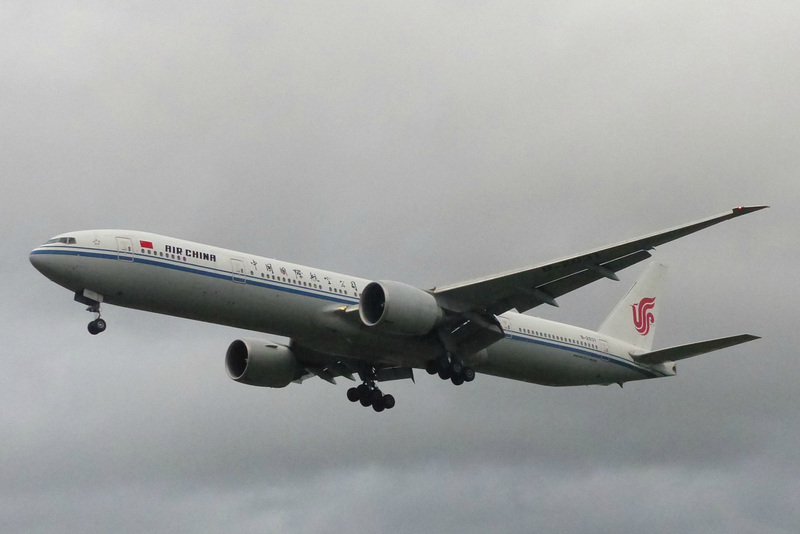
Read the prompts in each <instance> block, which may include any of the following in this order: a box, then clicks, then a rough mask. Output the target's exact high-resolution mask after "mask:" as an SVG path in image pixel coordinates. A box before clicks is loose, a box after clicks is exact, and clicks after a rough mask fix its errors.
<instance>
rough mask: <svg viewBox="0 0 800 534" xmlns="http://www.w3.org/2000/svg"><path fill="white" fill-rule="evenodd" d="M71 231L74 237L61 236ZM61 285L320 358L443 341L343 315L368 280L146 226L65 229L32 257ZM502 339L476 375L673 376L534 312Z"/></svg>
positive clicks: (513, 319)
mask: <svg viewBox="0 0 800 534" xmlns="http://www.w3.org/2000/svg"><path fill="white" fill-rule="evenodd" d="M68 238H71V239H68ZM31 262H32V263H33V264H34V265H35V266H36V268H37V269H39V270H40V271H41V272H42V273H43V274H45V275H46V276H47V277H48V278H50V279H52V280H53V281H55V282H56V283H58V284H60V285H62V286H64V287H66V288H68V289H70V290H71V291H74V292H76V293H77V294H81V295H85V294H87V293H86V292H87V291H88V294H91V295H102V300H103V302H105V303H108V304H114V305H118V306H124V307H128V308H135V309H140V310H145V311H151V312H156V313H162V314H167V315H173V316H177V317H185V318H189V319H196V320H199V321H206V322H211V323H218V324H224V325H229V326H234V327H238V328H244V329H248V330H254V331H259V332H266V333H270V334H275V335H279V336H285V337H289V338H292V339H294V340H296V341H298V342H300V343H302V345H303V346H304V347H307V348H310V349H312V350H314V351H319V352H320V353H324V354H331V355H337V356H341V357H343V358H353V359H359V360H364V361H368V362H369V361H371V362H376V363H378V362H379V363H381V364H389V365H398V366H406V367H416V368H424V367H425V363H426V362H427V361H429V360H431V359H434V358H436V356H437V353H438V351H440V350H441V347H440V345H439V344H438V343H437V342H436V340H435V339H431V338H426V337H424V336H422V337H419V336H402V335H395V334H390V333H386V332H382V331H380V330H378V329H373V328H370V327H368V326H365V325H363V324H360V323H359V322H358V321H353V320H352V319H351V318H348V317H345V315H347V309H348V307H351V308H352V307H355V306H357V305H358V303H359V295H360V292H361V291H362V290H363V288H364V287H365V286H366V285H367V284H368V283H370V280H367V279H363V278H356V277H353V276H348V275H343V274H339V273H334V272H330V271H325V270H322V269H316V268H312V267H306V266H302V265H296V264H292V263H288V262H284V261H279V260H274V259H269V258H264V257H260V256H255V255H252V254H246V253H242V252H235V251H232V250H226V249H222V248H218V247H212V246H208V245H203V244H199V243H193V242H190V241H184V240H180V239H174V238H171V237H165V236H161V235H156V234H150V233H145V232H135V231H125V230H89V231H80V232H71V233H68V234H63V237H62V238H61V239H59V238H54V239H53V240H51V241H50V242H48V243H47V244H45V245H42V246H41V247H38V248H36V249H35V250H34V251H33V252H32V253H31ZM498 319H499V321H500V324H501V325H502V327H503V330H504V332H505V338H504V339H501V340H500V341H498V342H496V343H494V344H492V345H491V346H489V347H488V348H486V349H484V350H482V351H480V352H479V353H477V354H475V355H473V356H471V357H470V358H469V361H465V363H467V364H469V365H471V366H472V367H473V368H474V369H475V371H478V372H481V373H486V374H491V375H496V376H502V377H506V378H511V379H515V380H523V381H526V382H534V383H539V384H546V385H554V386H566V385H583V384H614V383H619V384H621V383H623V382H627V381H631V380H641V379H645V378H656V377H661V376H669V375H671V374H674V373H673V372H671V370H670V369H671V368H668V367H663V366H656V367H654V366H647V365H642V364H638V363H636V362H635V361H634V360H633V358H631V356H630V353H631V352H633V351H635V350H636V347H633V346H631V345H628V344H626V343H623V342H622V341H619V340H615V339H611V338H608V337H607V336H601V335H600V334H598V333H596V332H593V331H590V330H585V329H582V328H578V327H575V326H570V325H566V324H562V323H556V322H553V321H547V320H544V319H539V318H536V317H532V316H529V315H522V314H516V313H510V312H508V313H504V314H502V315H500V316H498Z"/></svg>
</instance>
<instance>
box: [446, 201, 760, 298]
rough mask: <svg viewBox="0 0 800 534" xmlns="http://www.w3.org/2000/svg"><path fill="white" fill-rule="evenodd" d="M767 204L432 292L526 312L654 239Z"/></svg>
mask: <svg viewBox="0 0 800 534" xmlns="http://www.w3.org/2000/svg"><path fill="white" fill-rule="evenodd" d="M767 207H768V206H750V207H744V206H740V207H738V208H733V209H732V210H730V211H727V212H725V213H721V214H719V215H715V216H713V217H708V218H706V219H701V220H699V221H695V222H692V223H689V224H684V225H681V226H676V227H674V228H670V229H667V230H662V231H660V232H655V233H652V234H648V235H644V236H641V237H637V238H635V239H631V240H629V241H623V242H621V243H617V244H615V245H610V246H607V247H602V248H598V249H595V250H591V251H589V252H585V253H583V254H578V255H577V256H572V257H567V258H562V259H560V260H557V261H554V262H550V263H546V264H541V265H536V266H534V267H529V268H526V269H519V270H516V271H510V272H506V273H503V274H499V275H494V276H489V277H486V278H482V279H478V280H473V281H470V282H465V283H460V284H454V285H450V286H445V287H440V288H437V289H435V290H434V296H435V297H436V300H437V301H438V302H439V303H440V305H442V306H444V307H445V308H447V309H449V310H452V311H455V312H467V311H473V312H478V313H485V312H488V313H493V314H500V313H503V312H505V311H508V310H510V309H512V308H516V309H517V311H520V312H524V311H526V310H528V309H530V308H533V307H535V306H539V305H540V304H543V303H549V304H553V303H555V299H556V298H557V297H559V296H560V295H563V294H565V293H569V292H570V291H574V290H575V289H578V288H580V287H583V286H585V285H587V284H589V283H591V282H594V281H595V280H599V279H601V278H610V279H614V277H615V276H616V275H615V274H614V273H615V272H617V271H619V270H621V269H624V268H626V267H629V266H631V265H634V264H635V263H638V262H640V261H642V260H644V259H647V258H648V257H649V256H650V254H649V253H648V252H647V251H648V250H651V249H653V248H655V247H657V246H658V245H662V244H664V243H668V242H670V241H673V240H675V239H678V238H680V237H684V236H686V235H689V234H691V233H694V232H697V231H699V230H702V229H704V228H708V227H709V226H713V225H715V224H718V223H721V222H723V221H727V220H728V219H733V218H736V217H741V216H742V215H746V214H748V213H752V212H754V211H758V210H762V209H764V208H767Z"/></svg>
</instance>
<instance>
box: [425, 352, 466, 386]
mask: <svg viewBox="0 0 800 534" xmlns="http://www.w3.org/2000/svg"><path fill="white" fill-rule="evenodd" d="M425 370H426V371H428V374H431V375H435V374H438V375H439V378H441V379H442V380H450V381H451V382H452V383H453V384H455V385H456V386H460V385H461V384H463V383H464V382H472V381H473V380H475V371H474V370H473V369H472V367H467V366H466V365H464V362H462V361H461V360H460V359H458V358H457V357H456V356H455V355H454V354H451V353H449V352H447V353H445V354H442V355H441V356H439V357H438V358H436V359H435V360H430V361H429V362H428V365H427V366H426V367H425Z"/></svg>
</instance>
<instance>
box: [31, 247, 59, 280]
mask: <svg viewBox="0 0 800 534" xmlns="http://www.w3.org/2000/svg"><path fill="white" fill-rule="evenodd" d="M28 260H30V262H31V265H33V266H34V267H35V268H36V270H37V271H39V272H40V273H42V274H43V275H45V276H46V277H47V278H49V279H50V280H53V281H56V282H57V281H58V280H60V278H61V276H60V273H61V271H62V270H63V269H61V268H60V265H59V261H58V256H54V255H53V254H48V253H47V251H45V250H42V249H41V248H37V249H34V250H32V251H31V253H30V256H28Z"/></svg>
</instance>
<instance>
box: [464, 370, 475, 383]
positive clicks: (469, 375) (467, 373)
mask: <svg viewBox="0 0 800 534" xmlns="http://www.w3.org/2000/svg"><path fill="white" fill-rule="evenodd" d="M461 376H463V377H464V382H472V381H473V380H475V371H474V370H473V369H472V367H464V370H463V371H461Z"/></svg>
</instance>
